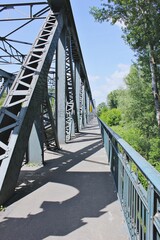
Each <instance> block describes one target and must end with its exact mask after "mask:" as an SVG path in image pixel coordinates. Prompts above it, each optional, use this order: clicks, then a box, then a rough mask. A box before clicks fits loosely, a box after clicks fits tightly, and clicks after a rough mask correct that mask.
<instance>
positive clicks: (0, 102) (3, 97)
mask: <svg viewBox="0 0 160 240" xmlns="http://www.w3.org/2000/svg"><path fill="white" fill-rule="evenodd" d="M6 95H7V94H6V93H5V94H3V96H2V97H1V98H0V108H1V107H2V105H3V103H4V100H5V98H6Z"/></svg>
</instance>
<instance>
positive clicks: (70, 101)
mask: <svg viewBox="0 0 160 240" xmlns="http://www.w3.org/2000/svg"><path fill="white" fill-rule="evenodd" d="M74 84H75V82H74V79H73V56H72V45H71V35H70V33H69V32H67V34H66V141H68V140H70V139H71V133H72V128H74V126H75V125H74V124H76V121H75V122H74V120H75V117H76V115H77V114H76V109H75V108H76V104H75V87H74Z"/></svg>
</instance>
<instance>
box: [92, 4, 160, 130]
mask: <svg viewBox="0 0 160 240" xmlns="http://www.w3.org/2000/svg"><path fill="white" fill-rule="evenodd" d="M90 12H91V14H92V15H93V16H94V18H95V19H96V20H97V21H99V22H103V21H109V22H111V24H115V23H116V22H117V21H120V22H123V28H122V30H123V32H124V36H123V38H124V39H125V41H126V42H127V43H128V44H129V45H130V46H131V48H132V49H133V50H135V51H136V52H137V54H138V57H139V59H141V60H142V62H143V61H146V58H147V60H148V63H149V67H150V77H151V80H152V81H151V82H152V92H153V96H154V105H155V110H156V118H157V122H158V126H159V128H160V97H159V85H160V80H159V75H160V73H159V70H158V65H159V63H160V43H159V39H160V1H159V0H152V1H150V0H135V1H132V0H108V3H106V2H105V1H104V0H102V7H101V8H96V7H92V8H91V11H90Z"/></svg>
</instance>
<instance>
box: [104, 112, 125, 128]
mask: <svg viewBox="0 0 160 240" xmlns="http://www.w3.org/2000/svg"><path fill="white" fill-rule="evenodd" d="M100 118H101V119H102V121H104V122H106V123H107V124H108V125H109V126H115V125H118V124H119V123H120V121H121V111H120V110H119V109H117V108H113V109H111V110H108V111H105V112H102V114H101V115H100Z"/></svg>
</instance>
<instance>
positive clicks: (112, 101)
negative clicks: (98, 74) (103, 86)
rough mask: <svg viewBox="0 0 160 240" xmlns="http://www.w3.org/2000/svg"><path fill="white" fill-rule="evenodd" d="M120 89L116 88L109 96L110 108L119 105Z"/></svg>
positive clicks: (108, 103)
mask: <svg viewBox="0 0 160 240" xmlns="http://www.w3.org/2000/svg"><path fill="white" fill-rule="evenodd" d="M118 91H119V90H114V91H112V92H111V93H109V94H108V96H107V105H108V107H109V108H110V109H112V108H117V107H118Z"/></svg>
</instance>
